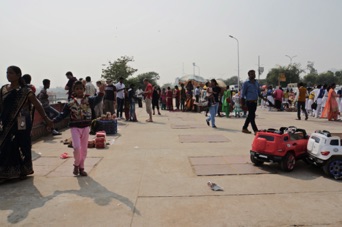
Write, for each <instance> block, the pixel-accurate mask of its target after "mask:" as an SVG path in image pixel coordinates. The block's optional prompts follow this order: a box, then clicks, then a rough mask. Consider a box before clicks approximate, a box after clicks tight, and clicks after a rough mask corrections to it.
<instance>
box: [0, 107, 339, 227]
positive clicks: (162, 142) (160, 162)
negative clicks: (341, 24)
mask: <svg viewBox="0 0 342 227" xmlns="http://www.w3.org/2000/svg"><path fill="white" fill-rule="evenodd" d="M137 116H138V120H139V122H137V123H133V122H125V121H120V122H119V132H118V135H116V136H108V138H107V139H108V141H109V142H110V143H111V145H109V146H108V148H107V149H104V150H98V149H89V150H88V159H87V160H86V163H87V166H86V170H88V173H89V176H88V177H74V176H73V175H72V168H73V167H72V158H71V159H67V160H62V159H60V158H59V156H60V154H61V153H63V152H68V153H69V154H72V149H71V148H67V147H66V145H63V144H62V143H61V142H60V141H61V140H63V139H66V138H69V137H70V131H69V130H65V131H62V132H63V135H62V136H59V137H50V136H49V137H44V138H43V139H41V140H40V141H38V142H36V143H34V144H33V148H32V150H33V152H34V154H35V156H36V160H35V161H34V162H33V164H34V167H35V175H33V176H32V177H29V178H27V179H25V180H21V181H19V180H18V181H10V182H7V183H4V184H1V185H0V201H1V202H0V225H1V226H148V227H150V226H164V227H165V226H342V217H341V215H340V210H341V208H342V203H341V202H342V185H341V181H335V180H333V179H330V178H327V177H325V176H324V173H323V171H321V170H320V169H318V168H315V167H311V166H308V165H306V164H304V163H303V162H298V163H297V166H296V168H295V170H294V171H293V172H290V173H284V172H282V171H281V170H280V168H279V167H278V165H276V164H272V165H271V166H267V167H268V168H271V169H274V172H269V173H265V174H239V173H236V174H230V175H220V176H198V175H196V171H195V169H194V166H193V163H192V162H191V161H190V160H191V159H190V158H191V157H215V158H221V157H226V158H227V157H228V159H229V157H232V158H234V157H247V160H248V155H249V150H250V148H251V143H252V140H253V138H254V136H253V135H248V134H243V133H241V127H242V125H243V122H244V118H234V117H233V118H229V119H227V118H216V121H217V123H216V125H217V127H218V128H217V129H213V128H211V127H208V126H207V125H206V123H205V118H204V114H199V113H187V112H186V113H183V112H168V111H162V115H161V116H158V115H155V116H154V122H153V123H146V122H145V119H147V115H146V113H145V109H141V108H137ZM295 118H296V113H288V112H268V111H266V110H262V109H260V108H259V109H258V111H257V119H256V122H257V125H258V127H259V129H263V128H279V127H281V126H290V125H294V126H297V127H300V128H304V129H306V130H307V132H308V133H311V132H313V131H314V130H315V129H325V130H329V131H331V132H339V131H340V129H341V126H342V123H340V122H328V121H327V120H323V119H313V118H309V120H308V121H304V120H302V121H296V120H295ZM250 130H251V128H250ZM188 135H192V136H197V137H195V138H204V139H202V140H197V141H193V142H191V143H187V142H183V143H181V142H180V141H181V138H182V136H183V137H184V136H188ZM206 135H207V136H208V138H209V137H210V138H215V137H216V138H220V137H222V136H223V137H224V138H226V141H221V142H210V139H209V140H206V137H205V136H206ZM244 164H246V163H244ZM248 165H250V166H252V164H248ZM251 168H258V167H253V166H252V167H251ZM207 171H209V172H210V171H211V169H207ZM208 181H212V182H215V183H217V184H219V185H220V186H222V187H223V188H224V191H222V192H215V191H211V190H210V188H209V187H208V186H207V182H208Z"/></svg>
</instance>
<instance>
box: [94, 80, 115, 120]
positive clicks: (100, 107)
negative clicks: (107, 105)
mask: <svg viewBox="0 0 342 227" xmlns="http://www.w3.org/2000/svg"><path fill="white" fill-rule="evenodd" d="M101 86H103V85H102V82H101V80H99V81H96V87H98V88H100V87H101ZM101 99H102V100H101V102H99V104H97V105H96V106H95V108H94V111H95V116H96V117H101V116H102V114H103V96H102V97H101ZM112 103H113V102H112ZM113 109H114V105H113Z"/></svg>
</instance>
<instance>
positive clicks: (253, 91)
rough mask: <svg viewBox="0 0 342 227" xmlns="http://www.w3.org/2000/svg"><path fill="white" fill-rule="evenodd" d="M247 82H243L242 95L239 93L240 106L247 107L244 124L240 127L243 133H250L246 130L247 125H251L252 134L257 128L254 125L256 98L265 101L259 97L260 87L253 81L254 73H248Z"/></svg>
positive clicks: (252, 71) (250, 71) (251, 71)
mask: <svg viewBox="0 0 342 227" xmlns="http://www.w3.org/2000/svg"><path fill="white" fill-rule="evenodd" d="M248 78H249V79H248V80H247V81H245V82H244V83H243V85H242V93H241V104H242V106H247V109H248V115H247V118H246V121H245V124H244V125H243V127H242V132H243V133H248V134H250V133H252V132H251V131H249V130H248V125H249V123H251V125H252V128H253V131H254V134H256V132H257V131H258V127H257V126H256V124H255V111H256V109H257V104H258V97H260V98H262V99H264V100H266V98H264V97H263V96H262V95H261V92H260V86H259V83H258V81H257V80H256V79H255V71H254V70H249V71H248Z"/></svg>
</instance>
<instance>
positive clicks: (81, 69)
mask: <svg viewBox="0 0 342 227" xmlns="http://www.w3.org/2000/svg"><path fill="white" fill-rule="evenodd" d="M341 10H342V0H173V1H170V0H158V1H157V0H125V1H122V0H121V1H117V0H108V1H106V0H97V1H95V0H58V1H53V0H21V1H20V0H1V1H0V28H1V32H0V53H1V54H0V70H1V72H2V76H1V77H0V84H4V83H7V79H6V69H7V67H8V66H9V65H17V66H19V67H20V68H21V69H22V71H23V73H29V74H31V76H32V77H33V84H35V85H36V86H40V85H41V81H42V80H43V79H44V78H49V79H50V80H51V86H52V87H55V86H64V85H65V84H66V82H67V79H66V77H65V73H66V72H67V71H72V72H73V73H74V75H75V76H76V77H77V78H79V77H83V78H84V77H86V76H91V77H92V79H93V81H95V80H98V79H100V76H101V69H102V68H103V66H102V64H106V63H108V61H114V60H116V59H117V58H119V57H121V56H124V55H127V56H131V57H134V60H135V61H134V62H133V63H132V64H131V66H132V67H133V68H136V69H138V71H137V72H136V74H134V75H138V74H141V73H145V72H149V71H155V72H157V73H159V75H160V78H161V79H160V80H159V84H160V85H162V84H164V83H167V82H174V80H175V78H176V77H180V76H182V75H183V74H193V68H194V67H193V62H195V63H196V65H197V66H198V67H196V68H195V73H196V74H197V75H198V74H200V76H203V77H204V78H208V79H209V78H223V79H226V78H229V77H231V76H234V75H237V72H238V67H237V65H238V64H237V42H236V40H234V39H232V38H229V35H233V36H235V37H236V38H237V39H238V40H239V43H240V45H239V46H240V52H239V53H240V78H241V79H242V80H245V79H246V78H247V71H248V70H249V69H255V70H256V69H257V67H258V56H260V60H261V62H260V63H261V64H260V65H261V66H263V67H264V68H265V72H264V74H262V75H261V78H265V77H266V74H267V72H268V71H269V70H270V69H271V68H273V67H275V66H276V65H288V64H289V63H290V58H288V57H286V56H285V55H289V56H291V57H292V56H295V55H297V57H294V58H293V62H295V63H300V64H301V65H302V67H305V66H306V64H307V62H308V61H313V62H314V63H315V67H316V68H317V70H318V72H324V71H327V70H329V69H332V68H335V69H338V70H341V69H342V45H341V40H342V29H341V28H342V18H341Z"/></svg>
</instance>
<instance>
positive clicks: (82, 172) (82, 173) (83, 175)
mask: <svg viewBox="0 0 342 227" xmlns="http://www.w3.org/2000/svg"><path fill="white" fill-rule="evenodd" d="M80 176H82V177H86V176H88V173H87V172H86V171H84V168H80Z"/></svg>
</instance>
